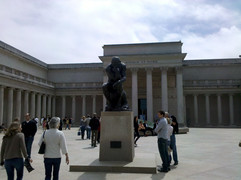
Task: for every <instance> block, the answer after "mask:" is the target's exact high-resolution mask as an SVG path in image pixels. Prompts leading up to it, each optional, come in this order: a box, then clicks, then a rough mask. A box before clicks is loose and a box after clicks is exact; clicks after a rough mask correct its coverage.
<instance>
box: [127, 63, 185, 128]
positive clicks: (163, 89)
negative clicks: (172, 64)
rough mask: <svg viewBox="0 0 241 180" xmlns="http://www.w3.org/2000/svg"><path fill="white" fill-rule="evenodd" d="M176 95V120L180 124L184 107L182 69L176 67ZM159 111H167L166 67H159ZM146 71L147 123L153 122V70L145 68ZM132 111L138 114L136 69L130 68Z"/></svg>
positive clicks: (182, 119)
mask: <svg viewBox="0 0 241 180" xmlns="http://www.w3.org/2000/svg"><path fill="white" fill-rule="evenodd" d="M175 69H176V93H177V94H176V95H177V118H178V120H179V122H180V124H183V123H184V106H183V102H184V100H183V77H182V68H181V67H176V68H175ZM160 70H161V95H162V96H161V103H162V107H161V109H162V110H163V111H168V81H167V71H168V68H167V67H161V68H160ZM145 71H146V99H147V117H148V119H149V121H153V84H152V71H153V68H145ZM131 72H132V111H133V113H134V114H135V115H137V114H138V75H137V73H138V68H132V69H131Z"/></svg>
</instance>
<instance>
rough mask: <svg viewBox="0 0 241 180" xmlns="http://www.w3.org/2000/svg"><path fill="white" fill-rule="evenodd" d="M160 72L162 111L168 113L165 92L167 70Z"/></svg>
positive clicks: (162, 69)
mask: <svg viewBox="0 0 241 180" xmlns="http://www.w3.org/2000/svg"><path fill="white" fill-rule="evenodd" d="M161 71H162V85H161V88H162V110H163V111H168V92H167V68H165V67H163V68H161Z"/></svg>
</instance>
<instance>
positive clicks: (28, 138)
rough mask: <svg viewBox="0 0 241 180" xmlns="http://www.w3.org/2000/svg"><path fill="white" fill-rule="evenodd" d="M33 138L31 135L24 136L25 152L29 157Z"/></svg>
mask: <svg viewBox="0 0 241 180" xmlns="http://www.w3.org/2000/svg"><path fill="white" fill-rule="evenodd" d="M33 140H34V137H33V136H29V137H25V144H26V149H27V154H28V157H29V158H31V149H32V144H33Z"/></svg>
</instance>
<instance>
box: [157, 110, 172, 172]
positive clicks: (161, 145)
mask: <svg viewBox="0 0 241 180" xmlns="http://www.w3.org/2000/svg"><path fill="white" fill-rule="evenodd" d="M157 115H158V118H159V120H158V124H157V126H156V128H155V130H154V131H155V132H156V133H157V138H158V141H157V143H158V149H159V153H160V156H161V159H162V168H161V169H158V171H160V172H168V171H169V170H170V164H169V160H168V145H167V136H168V133H167V120H166V118H165V112H164V111H159V112H158V113H157Z"/></svg>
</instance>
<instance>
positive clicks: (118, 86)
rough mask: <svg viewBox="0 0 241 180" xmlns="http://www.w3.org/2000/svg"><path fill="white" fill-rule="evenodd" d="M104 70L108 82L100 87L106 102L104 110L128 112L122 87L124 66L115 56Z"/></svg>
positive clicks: (124, 75)
mask: <svg viewBox="0 0 241 180" xmlns="http://www.w3.org/2000/svg"><path fill="white" fill-rule="evenodd" d="M105 70H106V74H107V76H108V82H107V83H104V84H103V86H102V89H103V93H104V95H105V97H106V100H107V103H106V107H105V110H106V111H128V110H129V107H128V104H127V99H126V93H125V91H124V90H123V87H122V83H123V82H124V81H125V80H126V65H125V64H124V63H122V62H121V61H120V58H119V57H117V56H115V57H113V58H112V61H111V64H109V65H108V66H107V67H106V69H105Z"/></svg>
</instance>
